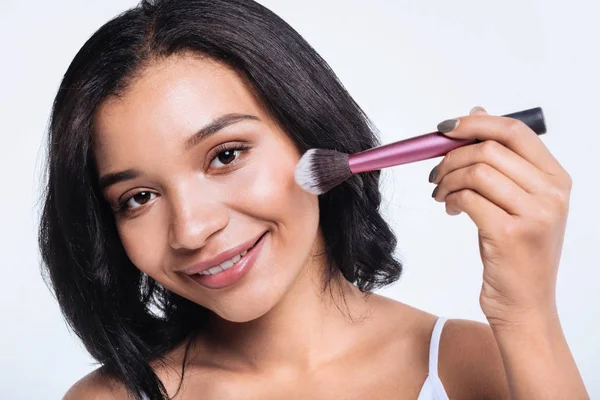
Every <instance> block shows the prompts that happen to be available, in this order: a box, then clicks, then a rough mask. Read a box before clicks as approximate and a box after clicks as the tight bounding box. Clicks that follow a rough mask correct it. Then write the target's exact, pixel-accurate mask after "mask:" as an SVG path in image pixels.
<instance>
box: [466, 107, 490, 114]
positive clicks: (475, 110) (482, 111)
mask: <svg viewBox="0 0 600 400" xmlns="http://www.w3.org/2000/svg"><path fill="white" fill-rule="evenodd" d="M469 115H488V113H487V111H486V110H485V108H483V107H481V106H475V107H473V108H472V109H471V111H470V112H469Z"/></svg>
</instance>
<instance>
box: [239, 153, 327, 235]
mask: <svg viewBox="0 0 600 400" xmlns="http://www.w3.org/2000/svg"><path fill="white" fill-rule="evenodd" d="M274 154H278V155H277V156H265V157H263V158H261V160H260V162H255V163H253V166H252V168H249V169H248V171H246V172H245V173H244V175H245V176H244V182H245V184H244V190H243V193H244V194H245V195H247V196H249V198H252V206H253V208H254V209H255V211H256V213H257V214H258V213H260V214H261V215H263V216H264V217H265V219H271V220H274V221H275V222H279V223H282V224H284V225H289V224H290V222H293V225H294V226H298V225H301V224H302V223H303V222H304V223H309V224H314V223H315V221H316V222H317V223H318V214H319V208H318V200H317V197H316V196H314V195H312V194H310V193H308V192H306V191H304V190H302V188H300V187H299V186H298V185H297V184H296V181H295V180H294V169H295V168H296V164H297V161H298V158H297V157H296V156H294V155H293V154H290V155H287V153H282V152H279V153H277V152H274ZM286 155H287V156H286ZM288 228H291V226H288Z"/></svg>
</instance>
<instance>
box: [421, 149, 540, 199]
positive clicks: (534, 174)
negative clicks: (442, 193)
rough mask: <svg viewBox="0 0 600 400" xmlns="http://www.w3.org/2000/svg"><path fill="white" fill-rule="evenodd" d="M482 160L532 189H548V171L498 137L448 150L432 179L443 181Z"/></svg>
mask: <svg viewBox="0 0 600 400" xmlns="http://www.w3.org/2000/svg"><path fill="white" fill-rule="evenodd" d="M478 163H485V164H488V165H490V166H491V167H493V168H495V169H496V170H498V171H500V172H501V173H502V174H504V175H506V176H507V177H508V178H510V179H511V180H512V181H514V182H515V184H517V185H518V186H519V187H520V188H522V189H523V190H525V191H526V192H528V193H531V194H537V193H543V192H544V190H545V185H546V174H544V173H543V172H542V171H540V170H539V169H538V168H536V167H535V166H533V165H532V164H531V163H530V162H529V161H527V160H525V159H524V158H523V157H521V156H519V155H518V154H517V153H515V152H514V151H512V150H510V149H508V148H506V147H505V146H503V145H502V144H500V143H498V142H496V141H495V140H486V141H485V142H481V143H477V144H473V145H470V146H463V147H459V148H457V149H454V150H452V151H451V152H449V153H448V154H446V156H445V157H444V158H443V159H442V161H441V162H440V163H439V164H438V165H437V166H436V167H435V168H434V169H435V171H433V172H432V176H433V177H434V179H433V182H432V183H435V184H437V183H439V182H441V180H442V179H443V178H444V176H446V175H447V174H449V173H451V172H452V171H455V170H457V169H460V168H465V167H468V166H470V165H474V164H478Z"/></svg>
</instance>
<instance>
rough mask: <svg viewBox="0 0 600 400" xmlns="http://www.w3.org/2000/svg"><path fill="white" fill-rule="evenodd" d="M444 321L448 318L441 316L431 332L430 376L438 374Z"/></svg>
mask: <svg viewBox="0 0 600 400" xmlns="http://www.w3.org/2000/svg"><path fill="white" fill-rule="evenodd" d="M444 323H446V318H443V317H439V318H438V319H437V321H436V322H435V326H434V327H433V332H431V343H430V344H429V376H435V377H437V376H438V354H439V348H440V337H441V336H442V328H444Z"/></svg>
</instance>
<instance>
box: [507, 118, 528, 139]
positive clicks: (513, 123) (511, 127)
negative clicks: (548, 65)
mask: <svg viewBox="0 0 600 400" xmlns="http://www.w3.org/2000/svg"><path fill="white" fill-rule="evenodd" d="M523 129H528V127H527V125H525V123H523V122H521V121H520V120H518V119H515V118H508V121H507V122H506V130H507V132H508V133H509V134H510V135H516V134H519V132H521V131H523Z"/></svg>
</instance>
